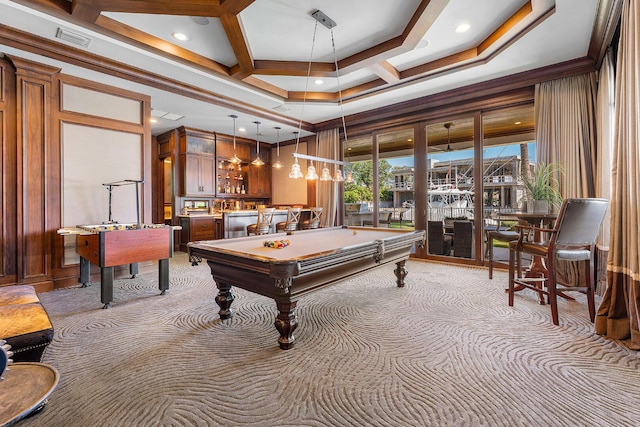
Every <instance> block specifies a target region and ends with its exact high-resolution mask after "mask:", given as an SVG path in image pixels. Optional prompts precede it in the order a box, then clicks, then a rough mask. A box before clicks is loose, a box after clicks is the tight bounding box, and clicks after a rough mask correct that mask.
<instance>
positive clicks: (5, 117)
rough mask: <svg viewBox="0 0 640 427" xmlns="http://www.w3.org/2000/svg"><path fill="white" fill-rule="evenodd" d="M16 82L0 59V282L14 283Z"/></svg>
mask: <svg viewBox="0 0 640 427" xmlns="http://www.w3.org/2000/svg"><path fill="white" fill-rule="evenodd" d="M15 98H16V85H15V73H14V69H13V66H12V65H11V64H10V63H9V62H8V61H7V60H5V59H0V211H2V222H0V285H7V284H14V283H16V282H17V272H18V265H17V256H16V253H17V218H18V215H17V201H16V194H17V188H16V185H15V182H16V143H15V141H16V104H15V100H16V99H15Z"/></svg>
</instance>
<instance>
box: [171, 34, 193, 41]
mask: <svg viewBox="0 0 640 427" xmlns="http://www.w3.org/2000/svg"><path fill="white" fill-rule="evenodd" d="M171 35H172V36H173V38H174V39H176V40H180V41H181V42H185V41H187V40H189V36H187V35H186V34H184V33H172V34H171Z"/></svg>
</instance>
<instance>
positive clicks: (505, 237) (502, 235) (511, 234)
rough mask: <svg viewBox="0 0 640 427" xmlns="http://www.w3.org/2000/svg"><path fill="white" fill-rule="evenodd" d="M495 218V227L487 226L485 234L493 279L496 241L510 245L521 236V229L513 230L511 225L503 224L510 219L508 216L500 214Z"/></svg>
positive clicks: (486, 250) (486, 252)
mask: <svg viewBox="0 0 640 427" xmlns="http://www.w3.org/2000/svg"><path fill="white" fill-rule="evenodd" d="M493 219H494V220H495V222H496V225H495V227H493V226H489V225H488V226H486V228H485V236H486V239H487V242H486V245H487V246H486V249H485V257H487V258H488V260H489V279H493V262H494V260H495V256H494V252H493V243H494V241H498V242H502V243H506V244H507V245H509V243H510V242H513V241H515V240H518V238H519V237H520V232H519V231H514V230H511V229H510V228H509V227H507V226H504V225H503V224H502V223H503V221H505V220H509V218H508V217H507V218H503V217H500V216H499V215H498V216H495V217H494V218H493Z"/></svg>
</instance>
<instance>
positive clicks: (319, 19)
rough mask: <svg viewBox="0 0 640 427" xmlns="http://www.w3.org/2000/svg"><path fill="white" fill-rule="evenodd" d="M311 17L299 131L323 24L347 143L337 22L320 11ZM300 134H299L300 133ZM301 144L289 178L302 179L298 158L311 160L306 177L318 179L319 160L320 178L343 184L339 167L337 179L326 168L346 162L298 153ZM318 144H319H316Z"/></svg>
mask: <svg viewBox="0 0 640 427" xmlns="http://www.w3.org/2000/svg"><path fill="white" fill-rule="evenodd" d="M311 16H312V17H313V18H314V19H315V20H316V23H315V27H314V30H313V41H312V44H311V54H310V56H309V66H308V68H307V80H306V84H305V88H304V96H303V98H302V108H301V111H300V122H299V125H298V131H300V130H301V129H302V119H303V117H304V107H305V103H306V100H307V90H308V86H309V79H310V76H311V64H312V60H313V50H314V48H315V43H316V33H317V29H318V23H321V24H322V25H324V26H325V27H326V28H327V29H329V30H330V31H331V44H332V47H333V56H334V63H335V71H336V78H337V82H338V94H339V104H340V113H341V116H342V125H343V128H344V136H345V142H346V141H347V128H346V125H345V119H344V111H343V108H342V90H341V89H340V74H339V72H338V60H337V57H336V47H335V42H334V38H333V27H335V26H336V23H335V21H333V20H332V19H331V18H329V17H328V16H327V15H325V14H324V13H322V12H321V11H319V10H316V11H315V12H313V13H312V14H311ZM298 134H299V132H298ZM299 142H300V136H299V135H298V136H297V138H296V148H295V151H294V153H293V157H294V162H293V164H292V165H291V172H290V173H289V178H300V177H302V176H303V175H302V173H301V172H300V165H299V164H298V158H302V159H307V160H310V161H311V163H310V165H309V167H308V168H307V175H306V176H305V178H306V179H309V180H313V179H317V178H318V174H317V173H316V168H315V166H314V165H313V161H314V160H317V161H318V164H320V162H323V163H324V167H323V169H322V176H321V178H320V180H321V181H331V180H332V179H334V180H335V181H336V182H343V181H344V178H343V176H342V171H340V168H339V166H338V167H336V171H335V178H332V177H331V171H330V169H329V168H328V167H326V164H327V163H331V164H336V165H346V164H347V163H346V162H344V161H340V160H333V159H326V158H321V157H317V156H310V155H307V154H299V153H298V148H299ZM316 143H317V142H316ZM316 152H317V150H316Z"/></svg>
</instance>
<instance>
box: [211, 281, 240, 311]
mask: <svg viewBox="0 0 640 427" xmlns="http://www.w3.org/2000/svg"><path fill="white" fill-rule="evenodd" d="M214 280H215V279H214ZM216 286H218V295H216V304H218V307H220V311H219V312H218V314H219V315H220V319H222V320H225V319H229V318H230V317H231V316H232V315H233V310H231V303H232V302H233V300H234V299H235V297H234V296H233V294H232V293H231V285H230V284H228V283H222V282H220V281H216Z"/></svg>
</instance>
